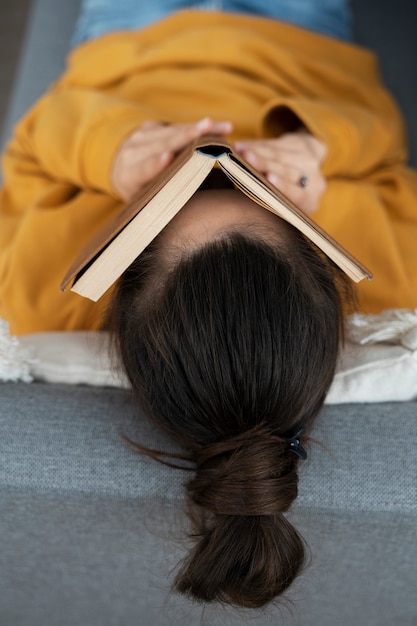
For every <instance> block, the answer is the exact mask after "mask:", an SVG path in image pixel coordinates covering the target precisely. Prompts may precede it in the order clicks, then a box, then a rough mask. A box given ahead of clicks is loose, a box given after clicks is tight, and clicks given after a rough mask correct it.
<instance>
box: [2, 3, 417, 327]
mask: <svg viewBox="0 0 417 626" xmlns="http://www.w3.org/2000/svg"><path fill="white" fill-rule="evenodd" d="M206 115H209V116H212V117H213V118H215V119H231V120H232V121H233V122H234V125H235V132H234V135H233V137H232V139H237V138H239V139H244V138H255V137H261V136H266V137H272V136H275V135H278V134H280V133H282V132H284V131H286V130H291V129H293V128H294V126H295V123H296V120H297V123H299V121H301V122H303V123H304V124H305V125H306V126H307V127H308V128H309V129H310V131H311V132H312V133H314V134H315V135H317V136H318V137H319V138H321V139H322V140H323V141H324V142H325V143H326V145H327V147H328V150H329V153H328V157H327V159H326V162H325V163H324V174H325V175H326V177H327V178H328V181H329V185H328V189H327V191H326V192H325V194H324V197H323V200H322V203H321V206H320V208H319V210H318V211H317V213H316V214H315V216H314V217H315V219H316V220H317V222H319V224H320V225H321V226H323V227H324V228H325V229H326V230H328V231H329V232H330V233H331V234H332V235H333V236H334V237H335V238H336V239H337V240H339V241H340V242H341V243H342V244H343V245H345V246H346V247H347V248H348V250H350V251H351V252H352V253H353V254H354V255H356V256H357V257H358V258H359V259H360V260H361V261H362V262H363V263H365V264H366V265H367V266H369V267H370V268H371V270H372V271H373V272H374V274H375V279H374V280H373V281H372V282H368V281H364V282H362V283H361V284H360V285H359V287H358V297H359V308H360V310H362V311H364V312H379V311H381V310H383V309H387V308H392V307H407V308H415V307H417V245H416V244H417V174H416V172H415V171H412V170H411V169H409V168H407V167H406V165H405V162H406V143H405V138H404V129H403V124H402V120H401V117H400V115H399V113H398V111H397V108H396V106H395V104H394V103H393V101H392V99H391V97H390V96H389V94H388V93H387V92H386V90H385V89H384V88H383V86H382V85H381V82H380V79H379V74H378V66H377V63H376V60H375V58H374V56H373V55H372V54H371V53H369V52H368V51H365V50H363V49H360V48H357V47H355V46H353V45H351V44H347V43H341V42H338V41H336V40H333V39H330V38H328V37H325V36H322V35H317V34H313V33H308V32H306V31H305V30H302V29H298V28H297V27H293V26H289V25H288V24H280V23H276V22H272V21H268V20H265V19H263V18H253V17H248V16H241V15H240V16H239V15H229V14H224V13H207V12H204V13H200V12H197V11H189V12H181V13H178V14H176V15H174V16H172V17H170V18H168V19H166V20H164V21H163V22H160V23H158V24H155V25H153V26H151V27H149V28H147V29H146V30H144V31H142V32H125V33H115V34H110V35H106V36H104V37H102V38H100V39H98V40H95V41H91V42H88V43H86V44H83V45H82V46H81V47H80V48H78V49H77V50H76V51H74V52H73V53H72V54H71V56H70V58H69V64H68V69H67V71H66V72H65V74H64V75H63V76H62V77H61V78H60V79H59V80H58V81H57V82H56V84H54V85H53V86H52V88H51V90H50V91H49V93H47V94H46V95H45V96H44V97H43V98H42V99H41V100H40V101H39V102H38V103H37V104H36V105H35V106H34V107H33V108H32V109H31V111H29V113H28V114H27V115H26V116H25V118H24V119H23V120H22V121H21V122H20V123H19V124H18V125H17V128H16V129H15V134H14V137H13V139H12V140H11V141H10V143H9V144H8V147H7V149H6V152H5V154H4V159H3V166H4V181H5V182H4V186H3V189H2V190H1V195H0V315H1V316H2V317H4V318H6V319H7V320H9V321H10V324H11V330H12V332H13V333H17V334H19V333H28V332H34V331H43V330H57V329H67V330H70V329H95V328H98V327H99V326H100V324H101V321H102V316H103V312H104V310H105V308H106V304H107V302H108V298H109V294H108V295H107V296H106V297H104V298H103V299H102V300H100V301H99V302H98V303H96V304H94V303H92V302H90V301H89V300H86V299H83V298H81V297H80V296H77V295H75V294H72V293H65V294H62V293H61V292H60V290H59V284H60V281H61V279H62V277H63V275H64V274H65V272H66V270H67V268H68V266H69V265H70V263H71V262H72V260H73V259H74V257H75V256H76V255H77V254H78V252H79V250H80V249H81V247H83V246H84V245H85V243H86V242H87V240H88V239H89V238H90V237H91V235H92V233H93V232H94V231H95V230H96V229H98V228H100V227H101V226H102V225H103V224H104V223H105V222H106V221H107V220H108V219H109V218H111V217H112V216H113V215H114V214H115V212H117V211H119V210H120V208H121V202H120V201H119V199H118V198H117V197H116V195H115V193H114V191H113V189H112V187H111V182H110V177H109V172H110V168H111V163H112V160H113V158H114V155H115V153H116V151H117V149H118V146H119V145H120V143H121V142H122V141H123V139H124V138H125V137H126V136H127V135H129V134H130V133H131V132H132V131H133V130H134V129H135V128H136V127H138V126H140V125H141V124H142V123H143V122H144V121H146V120H149V119H155V120H160V121H164V122H168V123H169V122H183V121H193V120H198V119H199V118H202V117H204V116H206Z"/></svg>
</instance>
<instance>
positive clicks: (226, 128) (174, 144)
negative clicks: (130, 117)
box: [111, 117, 233, 201]
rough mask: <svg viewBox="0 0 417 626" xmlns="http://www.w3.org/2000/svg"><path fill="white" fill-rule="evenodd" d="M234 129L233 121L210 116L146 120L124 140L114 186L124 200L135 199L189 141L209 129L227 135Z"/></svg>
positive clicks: (117, 163) (117, 156)
mask: <svg viewBox="0 0 417 626" xmlns="http://www.w3.org/2000/svg"><path fill="white" fill-rule="evenodd" d="M232 129H233V127H232V124H231V122H228V121H215V120H212V119H211V118H208V117H207V118H203V119H202V120H200V121H198V122H194V123H186V124H172V125H167V124H162V123H161V122H155V121H153V120H150V121H147V122H145V123H144V124H142V126H141V127H140V128H138V129H137V130H135V131H134V132H133V133H132V134H131V135H130V136H129V137H128V138H127V139H126V140H125V141H124V142H123V144H122V145H121V147H120V149H119V151H118V153H117V154H116V157H115V159H114V161H113V167H112V174H111V179H112V184H113V188H114V190H115V191H116V193H117V194H118V195H119V196H120V197H121V198H122V199H123V200H125V201H129V200H131V199H132V197H133V196H134V195H136V194H137V193H138V192H139V191H140V190H141V188H142V187H143V186H144V185H146V184H147V183H149V182H150V181H151V180H153V179H154V178H155V177H156V176H158V174H159V173H160V172H161V171H162V170H163V169H164V168H165V167H166V166H167V165H168V164H169V163H170V162H171V161H172V159H173V158H174V157H175V154H176V153H177V152H179V151H180V150H182V149H183V148H184V147H185V146H187V145H188V144H189V143H191V142H192V141H194V140H195V139H198V138H199V137H202V136H203V135H206V134H209V133H210V134H215V135H225V134H228V133H230V132H231V131H232Z"/></svg>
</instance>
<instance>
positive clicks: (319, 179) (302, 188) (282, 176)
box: [235, 133, 327, 213]
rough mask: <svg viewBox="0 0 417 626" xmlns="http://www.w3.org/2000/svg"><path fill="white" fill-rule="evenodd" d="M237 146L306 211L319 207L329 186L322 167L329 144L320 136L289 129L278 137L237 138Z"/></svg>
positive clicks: (309, 211)
mask: <svg viewBox="0 0 417 626" xmlns="http://www.w3.org/2000/svg"><path fill="white" fill-rule="evenodd" d="M311 140H312V141H311ZM235 148H236V150H238V151H239V152H240V154H241V155H242V156H243V157H244V158H245V159H246V160H247V161H248V162H249V163H250V164H251V165H252V166H253V167H254V168H255V169H256V170H258V171H259V172H260V173H262V174H264V176H265V177H266V178H267V179H268V180H269V182H271V183H272V184H273V185H274V186H275V187H277V188H278V189H279V190H280V191H281V192H282V193H283V194H284V195H286V196H287V197H288V198H289V199H290V200H291V201H292V202H294V204H296V205H297V206H298V207H299V208H301V209H302V210H303V211H304V212H305V213H313V212H314V211H316V210H317V208H318V206H319V202H320V198H321V196H322V194H323V192H324V190H325V188H326V186H327V184H326V180H325V178H324V177H323V175H322V173H321V169H320V164H321V161H322V159H323V158H324V154H325V148H323V147H322V144H321V142H319V140H317V139H316V138H315V137H312V136H311V135H308V134H307V133H306V134H298V133H287V134H286V135H283V136H282V137H280V138H278V139H265V140H251V141H246V142H237V143H236V144H235Z"/></svg>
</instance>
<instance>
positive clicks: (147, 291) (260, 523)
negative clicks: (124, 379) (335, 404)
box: [110, 231, 342, 607]
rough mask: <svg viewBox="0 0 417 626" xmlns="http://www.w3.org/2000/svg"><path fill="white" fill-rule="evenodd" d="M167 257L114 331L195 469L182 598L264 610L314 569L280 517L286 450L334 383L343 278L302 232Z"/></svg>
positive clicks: (127, 298)
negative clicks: (307, 568)
mask: <svg viewBox="0 0 417 626" xmlns="http://www.w3.org/2000/svg"><path fill="white" fill-rule="evenodd" d="M159 248H160V243H158V241H155V242H154V243H153V244H152V245H151V246H150V248H149V249H148V250H147V251H145V253H144V254H143V255H141V257H139V258H138V259H137V260H136V261H135V262H134V263H133V265H132V266H131V267H130V268H129V269H128V270H127V271H126V273H125V274H124V276H123V277H122V279H121V280H120V283H119V285H118V288H117V292H116V294H115V298H114V302H113V307H112V312H111V315H110V320H111V326H112V328H113V330H114V332H115V334H116V341H117V345H118V350H119V351H120V354H121V357H122V361H123V364H124V367H125V369H126V372H127V375H128V377H129V379H130V382H131V384H132V387H133V389H134V391H135V392H136V394H137V397H138V399H139V402H140V404H141V406H142V408H143V409H144V410H145V412H146V413H147V414H148V415H149V416H151V417H152V418H153V420H154V421H155V422H156V423H157V425H158V426H159V427H160V428H161V429H162V430H163V431H164V432H165V433H167V434H168V435H169V436H170V437H171V438H172V439H173V440H175V441H176V442H178V443H179V444H181V446H183V448H185V450H186V451H187V455H186V456H187V458H189V459H190V460H191V461H192V462H193V464H194V467H195V469H196V472H195V477H194V478H193V479H192V480H190V481H189V482H188V484H187V493H188V496H189V502H190V505H191V517H192V520H193V523H194V531H195V532H194V535H193V536H194V537H195V539H196V543H195V547H194V548H193V549H192V551H191V552H190V554H189V555H188V557H187V558H186V560H185V562H184V563H183V565H182V568H181V570H180V572H179V574H178V575H177V578H176V580H175V589H176V590H178V591H180V592H183V593H185V594H187V595H189V596H190V597H192V598H195V599H199V600H203V601H213V600H217V601H222V602H229V603H232V604H236V605H239V606H244V607H261V606H264V605H266V604H267V603H268V602H270V601H272V600H273V599H274V598H276V597H277V596H278V595H280V594H281V593H282V592H284V591H285V590H286V589H287V588H288V586H289V585H290V584H291V582H292V581H293V580H294V578H295V577H296V576H297V574H298V573H299V572H300V571H301V569H302V567H303V565H304V561H305V550H304V544H303V540H302V538H301V537H300V535H299V534H298V532H297V531H296V529H295V528H294V527H293V526H292V524H291V523H290V522H289V521H288V520H287V519H286V517H285V515H284V513H285V512H286V511H287V510H288V509H289V507H290V506H291V504H292V503H293V501H294V499H295V498H296V496H297V483H298V476H297V464H298V461H299V458H298V456H297V455H296V454H294V453H293V452H291V451H290V450H289V448H288V443H287V441H286V439H285V437H288V436H292V435H294V434H295V433H296V432H297V431H298V430H299V429H300V428H301V427H304V428H307V429H308V427H309V426H310V425H311V423H312V421H313V419H314V417H315V416H316V415H317V413H318V412H319V410H320V408H321V406H322V404H323V401H324V398H325V395H326V392H327V390H328V388H329V386H330V383H331V381H332V378H333V375H334V369H335V363H336V356H337V352H338V345H339V339H340V331H341V328H342V303H341V297H340V292H339V290H338V284H337V283H338V279H337V278H336V276H337V274H336V272H335V270H334V268H333V266H332V265H331V264H330V263H329V262H328V261H327V260H326V259H324V258H323V257H322V256H321V255H320V254H318V253H317V251H316V250H315V249H313V247H312V246H311V245H310V244H309V242H307V241H306V240H305V239H304V237H303V236H302V235H300V234H299V233H295V232H294V233H292V234H291V236H290V237H289V238H288V239H287V241H286V243H284V244H283V243H282V241H281V242H278V243H277V244H274V243H271V242H266V241H264V240H263V238H262V237H259V235H258V236H257V235H256V234H254V233H252V232H250V231H249V234H245V235H243V234H240V233H238V232H231V233H228V234H226V235H224V237H223V238H222V239H220V240H217V241H213V242H210V243H208V244H206V245H204V246H202V247H201V248H199V249H197V250H195V251H193V252H192V253H190V254H187V255H184V257H183V258H181V259H180V260H179V262H178V263H177V264H176V265H175V267H173V268H171V269H169V270H167V269H163V268H162V265H161V263H160V262H159V261H158V258H160V257H161V251H160V250H159ZM137 447H138V449H139V450H141V451H142V452H145V453H148V454H150V455H151V456H154V457H156V458H160V456H162V453H161V455H159V453H157V452H154V451H149V450H146V448H142V446H140V445H138V446H137Z"/></svg>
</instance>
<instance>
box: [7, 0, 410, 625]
mask: <svg viewBox="0 0 417 626" xmlns="http://www.w3.org/2000/svg"><path fill="white" fill-rule="evenodd" d="M59 4H60V6H59V9H58V8H57V5H58V3H57V1H56V0H36V1H35V2H34V6H33V15H32V19H31V21H30V25H29V31H28V33H27V39H26V46H25V48H24V50H23V52H22V59H21V64H20V69H19V73H18V75H17V79H16V85H15V90H14V95H13V98H12V105H11V112H10V115H9V118H8V121H7V123H6V128H5V131H4V137H6V136H8V134H9V133H10V127H11V124H12V123H13V121H15V120H16V119H17V117H19V116H20V114H21V113H23V111H24V110H25V109H26V108H27V106H28V105H29V104H30V102H32V101H33V100H34V99H35V98H36V97H37V96H38V95H40V93H41V92H42V91H43V89H44V87H45V85H46V84H47V83H48V82H49V81H50V80H52V79H53V78H54V77H55V76H56V74H57V73H58V72H59V71H60V69H61V67H62V64H63V57H64V54H65V51H66V49H67V46H68V41H69V37H70V32H71V29H72V27H73V23H74V19H75V15H76V12H77V4H78V2H76V1H72V0H71V1H70V0H67V1H66V2H61V3H59ZM355 15H356V17H357V27H356V28H357V36H358V39H359V40H360V41H362V42H366V43H368V44H369V45H371V46H373V47H374V48H376V49H377V50H380V52H381V55H382V60H383V63H384V65H383V67H384V71H385V73H386V80H387V82H388V83H389V85H390V86H391V87H392V88H393V89H394V90H395V92H396V94H397V97H398V99H399V101H400V102H401V105H402V107H403V109H404V111H405V112H406V114H407V117H408V118H409V121H410V137H411V138H412V142H411V143H412V150H413V153H412V154H413V160H414V164H416V156H417V127H416V121H417V116H416V115H415V103H416V102H417V83H416V81H415V79H414V76H415V70H414V66H415V61H416V59H417V37H416V36H415V26H416V21H417V20H416V17H417V9H416V6H415V2H414V0H407V1H406V0H399V2H397V3H394V2H393V0H385V1H381V0H380V1H378V2H377V1H376V0H358V1H357V2H355ZM120 432H124V433H126V434H128V435H130V436H131V437H133V438H136V439H137V440H139V441H141V442H143V443H145V444H147V445H150V446H155V447H156V446H159V447H163V448H165V449H172V446H171V444H170V443H169V442H167V441H166V440H165V439H164V437H163V436H161V435H160V434H159V433H157V432H156V431H155V429H154V428H153V427H152V425H151V424H150V423H149V422H148V420H147V419H146V418H145V417H144V416H140V419H138V416H137V412H136V409H135V407H134V405H133V402H132V399H131V397H130V394H129V392H127V391H123V390H115V389H110V388H89V387H85V386H70V385H48V384H42V383H33V384H31V385H26V384H24V383H19V384H9V383H4V384H2V385H1V386H0V451H1V453H0V541H1V548H0V626H74V625H77V626H99V625H100V626H131V625H138V626H148V625H149V626H150V625H155V626H176V625H180V624H181V625H184V626H185V625H187V626H188V625H193V626H194V625H198V624H201V625H204V626H217V625H222V626H223V625H224V626H227V625H229V624H254V625H255V624H256V625H261V626H267V625H269V624H271V625H272V624H273V625H278V624H283V625H284V626H287V625H292V624H300V625H301V626H335V625H336V624H341V625H342V626H394V625H397V624H401V626H413V625H414V626H416V625H417V471H416V468H417V454H416V447H415V444H416V442H417V402H409V403H397V404H395V403H386V404H373V405H336V406H331V407H330V406H329V407H326V408H325V409H324V410H323V412H322V414H321V416H320V418H319V419H318V421H317V424H316V426H315V429H314V437H315V438H316V439H317V440H318V442H320V444H319V443H316V444H313V446H312V449H311V454H310V458H309V460H308V462H307V463H306V464H305V466H304V467H303V468H302V472H301V481H300V496H299V498H298V499H297V503H296V505H295V506H294V508H293V510H292V512H291V519H292V520H293V521H294V523H295V524H296V525H297V527H298V528H299V529H300V530H301V532H302V534H303V535H304V537H305V539H306V541H307V543H308V545H309V547H310V552H311V560H310V564H309V566H308V568H307V569H306V571H305V573H304V574H303V575H302V576H301V577H300V578H299V579H298V580H297V582H296V583H295V585H294V586H293V588H292V589H291V591H290V592H289V593H288V595H287V598H286V601H285V602H283V603H282V604H281V605H280V606H279V607H273V608H270V609H268V610H267V611H266V612H261V611H243V612H242V611H241V612H239V611H235V610H231V609H223V608H222V607H218V606H208V607H205V608H202V607H200V606H197V605H194V604H192V603H190V602H188V601H187V600H185V599H184V598H182V597H180V596H177V595H175V594H172V593H170V591H169V582H170V580H171V579H172V576H173V574H174V573H175V567H176V564H177V563H178V560H179V559H180V558H181V556H182V555H183V554H184V550H186V547H187V543H186V539H185V537H186V531H187V529H188V525H187V519H186V518H185V516H184V513H183V506H182V504H183V498H184V496H183V490H182V483H183V481H184V480H185V479H186V478H187V477H188V475H185V476H184V473H183V472H181V471H178V470H173V469H169V468H166V467H163V466H160V465H159V464H157V463H155V462H153V461H152V460H150V459H147V458H143V457H140V456H138V455H136V454H134V453H133V452H132V451H131V449H130V448H128V447H127V445H126V444H125V443H124V442H123V440H122V439H121V437H120Z"/></svg>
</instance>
